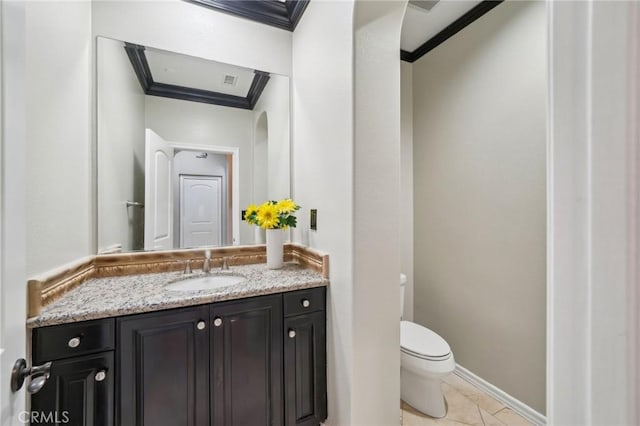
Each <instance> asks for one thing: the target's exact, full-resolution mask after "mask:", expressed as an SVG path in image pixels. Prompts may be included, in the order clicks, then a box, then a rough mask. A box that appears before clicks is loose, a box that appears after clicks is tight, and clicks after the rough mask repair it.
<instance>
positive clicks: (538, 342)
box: [413, 2, 547, 413]
mask: <svg viewBox="0 0 640 426" xmlns="http://www.w3.org/2000/svg"><path fill="white" fill-rule="evenodd" d="M545 19H546V18H545V4H544V3H543V2H505V3H503V4H501V5H500V6H498V7H497V8H495V9H493V10H492V11H490V12H489V13H487V14H486V15H484V16H483V17H481V18H480V19H479V20H477V21H476V22H474V23H473V25H470V26H468V27H467V28H465V29H464V30H463V31H461V32H460V33H458V34H456V35H455V36H454V37H452V38H450V39H449V40H447V41H446V42H445V43H444V44H442V45H440V46H438V47H437V48H436V49H434V50H433V51H431V52H429V53H428V54H426V55H425V56H423V57H422V58H421V59H419V60H418V61H417V62H415V63H414V65H413V89H414V90H413V93H414V105H413V108H414V119H413V120H414V121H413V122H414V129H413V131H414V135H413V136H414V147H413V150H414V151H413V152H414V203H415V204H414V212H415V312H414V318H415V319H416V321H417V322H419V323H421V324H423V325H426V326H428V327H429V328H431V329H433V330H434V331H436V332H437V333H438V334H440V335H442V336H443V337H444V338H445V339H446V340H447V341H448V342H449V344H450V345H451V347H452V350H453V353H454V355H455V358H456V361H457V362H458V363H460V364H461V365H462V366H464V367H466V368H467V369H469V370H470V371H472V372H473V373H475V374H477V375H479V376H480V377H482V378H483V379H485V380H487V381H488V382H490V383H492V384H494V385H496V386H498V387H499V388H500V389H502V390H504V391H505V392H507V393H509V394H511V395H512V396H514V397H516V398H517V399H519V400H521V401H522V402H524V403H526V404H528V405H529V406H531V407H533V408H534V409H536V410H537V411H539V412H541V413H544V411H545V372H546V365H545V350H546V342H545V338H546V330H545V315H546V299H545V298H546V288H545V287H546V259H545V256H546V247H545V245H546V238H545V236H546V220H545V216H546V187H545V184H546V178H545V170H546V168H545V163H546V143H545V141H546V125H547V120H546V102H547V98H546V93H547V80H546V65H547V60H546V55H547V51H546V33H545V31H546V26H545Z"/></svg>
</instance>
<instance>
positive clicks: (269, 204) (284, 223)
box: [244, 198, 300, 229]
mask: <svg viewBox="0 0 640 426" xmlns="http://www.w3.org/2000/svg"><path fill="white" fill-rule="evenodd" d="M297 210H300V206H299V205H297V204H296V203H295V202H294V201H293V200H292V199H290V198H285V199H282V200H280V201H273V200H271V201H266V202H264V203H263V204H262V205H260V206H256V205H255V204H251V205H250V206H249V207H247V210H246V212H245V214H244V220H246V221H247V223H250V224H252V225H258V226H259V227H261V228H262V229H287V228H295V227H296V224H297V221H296V217H295V216H294V213H295V212H296V211H297Z"/></svg>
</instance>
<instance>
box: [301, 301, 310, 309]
mask: <svg viewBox="0 0 640 426" xmlns="http://www.w3.org/2000/svg"><path fill="white" fill-rule="evenodd" d="M310 305H311V302H309V299H302V307H303V308H308V307H309V306H310Z"/></svg>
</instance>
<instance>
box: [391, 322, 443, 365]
mask: <svg viewBox="0 0 640 426" xmlns="http://www.w3.org/2000/svg"><path fill="white" fill-rule="evenodd" d="M400 348H401V350H403V351H405V352H408V353H412V354H415V355H416V356H418V357H421V358H422V357H426V358H434V357H435V358H441V357H446V356H448V355H449V354H450V353H451V348H450V347H449V344H448V343H447V342H446V341H445V340H444V339H443V338H442V337H440V336H439V335H438V334H436V333H435V332H433V331H431V330H429V329H428V328H426V327H423V326H421V325H420V324H416V323H414V322H411V321H400Z"/></svg>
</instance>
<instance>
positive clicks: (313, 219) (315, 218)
mask: <svg viewBox="0 0 640 426" xmlns="http://www.w3.org/2000/svg"><path fill="white" fill-rule="evenodd" d="M310 217H311V223H310V225H309V227H310V228H311V229H312V230H313V231H317V230H318V209H311V214H310Z"/></svg>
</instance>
